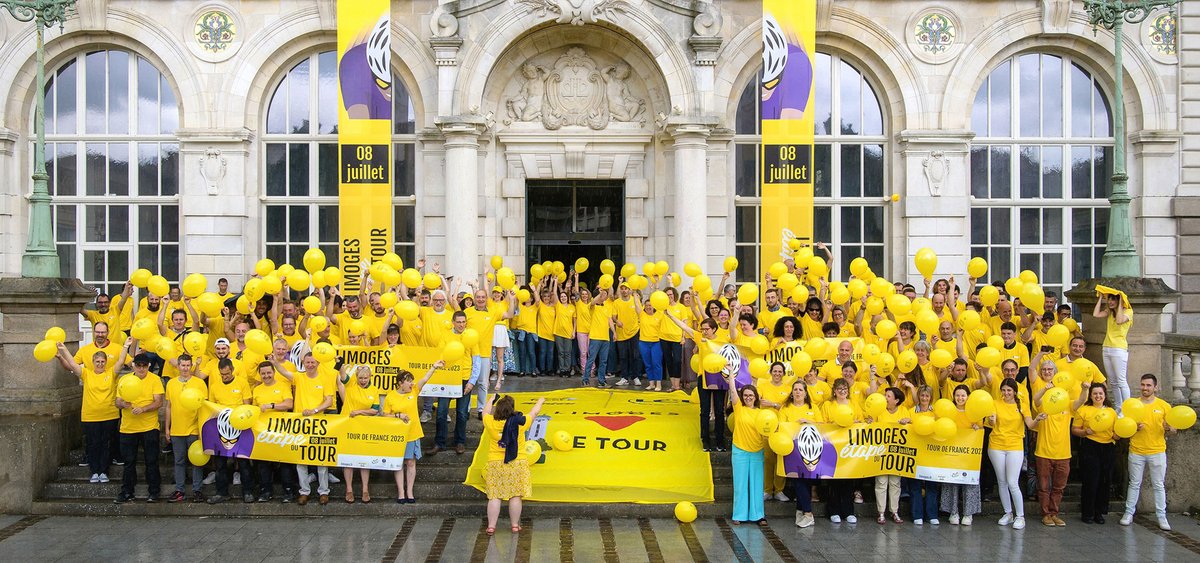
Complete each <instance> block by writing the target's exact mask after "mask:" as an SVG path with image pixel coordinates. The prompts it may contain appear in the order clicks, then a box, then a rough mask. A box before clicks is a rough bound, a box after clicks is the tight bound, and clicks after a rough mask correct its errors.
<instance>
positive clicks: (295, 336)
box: [272, 332, 304, 350]
mask: <svg viewBox="0 0 1200 563" xmlns="http://www.w3.org/2000/svg"><path fill="white" fill-rule="evenodd" d="M279 338H282V339H283V341H284V342H287V345H288V350H291V349H292V346H295V345H296V343H297V342H299V341H300V340H301V339H303V338H304V335H302V334H300V333H299V332H293V333H292V334H290V335H288V334H284V333H283V332H278V333H275V339H279ZM272 340H274V339H272Z"/></svg>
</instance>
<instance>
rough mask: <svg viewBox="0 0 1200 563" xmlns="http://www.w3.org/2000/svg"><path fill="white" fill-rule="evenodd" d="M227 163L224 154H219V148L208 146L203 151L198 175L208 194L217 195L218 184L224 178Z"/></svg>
mask: <svg viewBox="0 0 1200 563" xmlns="http://www.w3.org/2000/svg"><path fill="white" fill-rule="evenodd" d="M228 164H229V163H228V162H227V161H226V160H225V156H224V155H223V154H221V150H220V149H216V148H213V147H209V148H208V150H206V151H204V156H201V157H200V177H201V178H203V179H204V186H205V187H206V188H207V189H208V195H217V191H218V187H219V184H220V183H221V180H222V179H224V178H225V170H226V168H227V167H228Z"/></svg>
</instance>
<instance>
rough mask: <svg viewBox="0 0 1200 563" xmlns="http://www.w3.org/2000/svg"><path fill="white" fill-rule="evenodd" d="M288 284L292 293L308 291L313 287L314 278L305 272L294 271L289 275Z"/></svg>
mask: <svg viewBox="0 0 1200 563" xmlns="http://www.w3.org/2000/svg"><path fill="white" fill-rule="evenodd" d="M287 283H288V287H290V288H292V291H308V289H309V287H310V286H311V285H312V277H311V276H309V275H308V272H305V271H304V270H292V271H291V272H289V273H288V275H287Z"/></svg>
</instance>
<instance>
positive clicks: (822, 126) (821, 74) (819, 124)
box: [813, 53, 833, 135]
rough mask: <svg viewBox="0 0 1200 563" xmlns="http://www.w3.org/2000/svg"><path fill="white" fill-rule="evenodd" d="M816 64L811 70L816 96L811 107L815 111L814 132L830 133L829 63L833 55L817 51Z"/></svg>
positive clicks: (830, 91) (831, 102)
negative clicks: (812, 70)
mask: <svg viewBox="0 0 1200 563" xmlns="http://www.w3.org/2000/svg"><path fill="white" fill-rule="evenodd" d="M816 63H817V66H816V68H815V69H814V72H813V88H814V92H813V95H814V97H815V98H816V99H815V100H814V101H813V107H814V108H815V111H816V113H815V114H813V121H814V122H815V126H816V129H815V132H816V134H817V135H832V134H833V89H832V84H833V76H832V70H831V65H832V63H833V57H831V56H829V55H827V54H825V53H817V56H816Z"/></svg>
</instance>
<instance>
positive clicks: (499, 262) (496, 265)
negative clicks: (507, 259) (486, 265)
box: [490, 254, 504, 270]
mask: <svg viewBox="0 0 1200 563" xmlns="http://www.w3.org/2000/svg"><path fill="white" fill-rule="evenodd" d="M490 264H491V265H492V269H493V270H499V269H500V268H501V267H503V266H504V258H501V257H500V255H499V254H497V255H494V256H492V260H491V262H490Z"/></svg>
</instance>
